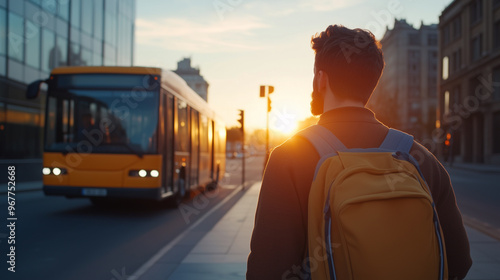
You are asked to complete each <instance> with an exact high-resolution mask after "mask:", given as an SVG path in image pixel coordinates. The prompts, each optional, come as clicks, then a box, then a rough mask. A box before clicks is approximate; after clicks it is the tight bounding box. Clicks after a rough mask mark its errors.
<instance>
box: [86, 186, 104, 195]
mask: <svg viewBox="0 0 500 280" xmlns="http://www.w3.org/2000/svg"><path fill="white" fill-rule="evenodd" d="M82 194H83V195H85V196H106V195H108V191H107V190H106V189H94V188H92V189H90V188H88V189H82Z"/></svg>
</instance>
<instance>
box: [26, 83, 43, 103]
mask: <svg viewBox="0 0 500 280" xmlns="http://www.w3.org/2000/svg"><path fill="white" fill-rule="evenodd" d="M45 82H46V80H36V81H34V82H32V83H31V84H29V85H28V89H27V90H26V98H27V99H35V98H37V97H38V94H39V93H40V85H41V84H42V83H45Z"/></svg>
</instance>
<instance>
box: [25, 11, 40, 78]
mask: <svg viewBox="0 0 500 280" xmlns="http://www.w3.org/2000/svg"><path fill="white" fill-rule="evenodd" d="M25 36H26V37H25V38H26V64H28V65H29V66H31V67H33V68H36V69H40V27H38V26H37V25H36V24H34V23H32V22H31V21H29V20H28V21H26V35H25Z"/></svg>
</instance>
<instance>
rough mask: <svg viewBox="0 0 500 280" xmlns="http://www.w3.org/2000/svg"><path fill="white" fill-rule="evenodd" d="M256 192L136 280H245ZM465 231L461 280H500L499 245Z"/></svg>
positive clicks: (248, 193) (255, 189)
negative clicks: (465, 270)
mask: <svg viewBox="0 0 500 280" xmlns="http://www.w3.org/2000/svg"><path fill="white" fill-rule="evenodd" d="M259 191H260V182H259V183H256V184H254V185H253V186H251V187H250V189H249V190H247V191H246V193H245V194H244V195H243V197H241V198H240V200H239V201H238V202H237V203H236V204H235V205H234V206H233V207H232V208H231V209H230V210H229V211H228V212H227V213H226V214H225V215H224V216H223V218H222V219H221V220H220V221H219V222H218V223H217V224H216V225H215V226H214V227H213V228H212V229H211V230H209V231H208V233H206V234H205V235H204V237H203V238H201V239H200V238H199V239H198V240H199V241H197V243H196V244H195V245H194V244H188V243H189V239H192V238H188V237H186V238H183V240H179V242H178V244H177V245H176V246H181V247H182V246H184V247H189V248H191V249H190V251H189V253H187V254H186V255H185V257H183V258H182V260H179V261H178V262H177V263H176V264H174V263H173V262H172V261H168V260H166V259H169V258H166V259H165V258H162V259H163V260H162V259H159V260H158V261H157V262H156V263H155V264H154V265H153V266H151V267H150V268H149V269H148V271H147V272H146V273H144V274H143V275H141V277H139V278H138V279H142V280H155V279H169V280H187V279H200V280H212V279H223V280H226V279H231V280H232V279H245V273H246V260H247V256H248V254H249V253H250V237H251V234H252V229H253V223H254V216H255V210H256V206H257V201H258V195H259ZM466 230H467V233H468V235H469V241H470V245H471V255H472V258H473V261H474V264H473V265H472V268H471V269H470V271H469V274H468V276H467V278H465V279H467V280H500V241H499V240H496V239H493V238H491V237H489V236H486V235H485V234H483V233H481V232H479V231H477V230H475V229H472V228H470V227H466ZM196 233H200V229H197V227H194V228H192V229H191V234H192V235H193V234H194V235H196ZM186 236H189V234H187V235H186ZM189 245H191V246H189ZM165 255H167V253H165ZM134 279H137V278H134Z"/></svg>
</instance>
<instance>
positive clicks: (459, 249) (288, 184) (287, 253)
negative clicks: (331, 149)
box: [247, 107, 472, 280]
mask: <svg viewBox="0 0 500 280" xmlns="http://www.w3.org/2000/svg"><path fill="white" fill-rule="evenodd" d="M318 124H319V125H322V126H324V127H326V128H328V129H329V130H331V131H332V132H333V134H335V135H336V136H337V138H339V140H340V141H341V142H342V143H344V145H346V147H347V148H375V147H378V146H379V145H380V144H381V143H382V141H383V140H384V138H385V136H386V135H387V133H388V127H386V126H385V125H383V124H382V123H380V122H379V121H378V120H377V119H376V118H375V115H374V114H373V112H372V111H370V110H368V109H365V108H357V107H344V108H339V109H334V110H332V111H329V112H327V113H324V114H323V115H321V117H320V120H319V122H318ZM410 153H411V154H412V155H413V156H414V157H415V158H416V159H417V161H418V162H419V164H420V168H421V170H422V173H423V175H424V177H425V180H426V181H427V183H428V184H429V188H430V189H431V192H432V196H433V198H434V200H435V203H436V208H437V212H438V216H439V219H440V222H441V226H442V229H443V234H444V239H445V245H446V253H447V257H448V271H449V275H450V279H452V278H451V277H453V276H456V277H458V278H459V279H462V278H464V277H465V275H466V274H467V271H468V270H469V268H470V266H471V265H472V260H471V257H470V249H469V241H468V238H467V234H466V232H465V228H464V225H463V222H462V216H461V214H460V211H459V209H458V207H457V204H456V201H455V193H454V192H453V188H452V186H451V182H450V178H449V175H448V173H447V172H446V170H445V169H444V168H443V166H442V165H441V164H440V163H439V162H438V160H437V159H436V158H435V157H434V156H433V155H432V154H431V153H430V152H429V151H428V150H427V149H426V148H424V147H423V146H422V145H420V144H418V143H416V142H414V144H413V147H412V149H411V152H410ZM318 160H319V155H318V153H317V152H316V150H315V149H314V147H313V146H312V144H310V143H309V142H308V141H307V140H305V139H303V138H302V137H299V136H294V137H292V138H290V139H288V140H287V141H286V142H285V143H283V144H282V145H280V146H279V147H277V148H276V149H274V150H273V152H272V153H271V156H270V159H269V162H268V165H267V167H266V171H265V174H264V178H263V181H262V188H261V191H260V196H259V203H258V206H257V212H256V216H255V226H254V230H253V235H252V241H251V246H250V248H251V253H250V255H249V257H248V266H247V279H259V280H265V279H302V278H301V277H302V276H303V275H304V272H303V271H301V270H302V264H303V262H304V257H305V256H306V243H307V209H308V207H307V204H308V196H309V189H310V187H311V184H312V179H313V175H314V170H315V168H316V164H317V162H318ZM318 203H322V202H318Z"/></svg>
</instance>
